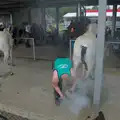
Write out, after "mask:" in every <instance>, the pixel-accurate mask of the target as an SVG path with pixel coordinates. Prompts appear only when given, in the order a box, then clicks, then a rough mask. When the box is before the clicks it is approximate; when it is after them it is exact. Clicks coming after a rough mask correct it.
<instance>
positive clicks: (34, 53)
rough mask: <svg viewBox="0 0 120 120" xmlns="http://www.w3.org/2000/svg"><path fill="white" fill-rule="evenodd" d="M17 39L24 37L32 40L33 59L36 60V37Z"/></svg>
mask: <svg viewBox="0 0 120 120" xmlns="http://www.w3.org/2000/svg"><path fill="white" fill-rule="evenodd" d="M15 39H16V40H20V39H22V40H31V41H32V46H33V59H34V60H36V51H35V40H34V38H24V37H23V38H22V37H21V38H15Z"/></svg>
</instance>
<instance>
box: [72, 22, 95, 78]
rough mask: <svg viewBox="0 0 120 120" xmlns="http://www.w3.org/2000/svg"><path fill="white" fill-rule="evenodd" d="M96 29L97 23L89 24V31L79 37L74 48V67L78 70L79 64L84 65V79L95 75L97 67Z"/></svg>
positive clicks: (75, 70)
mask: <svg viewBox="0 0 120 120" xmlns="http://www.w3.org/2000/svg"><path fill="white" fill-rule="evenodd" d="M96 31H97V25H96V24H90V25H88V28H87V31H86V32H85V33H84V34H83V35H82V36H80V37H78V38H77V39H76V41H75V44H74V50H73V69H74V72H75V76H76V72H77V68H78V67H79V65H81V67H82V71H83V72H82V73H83V74H82V79H83V80H85V79H88V77H90V76H92V77H93V72H94V68H95V49H96Z"/></svg>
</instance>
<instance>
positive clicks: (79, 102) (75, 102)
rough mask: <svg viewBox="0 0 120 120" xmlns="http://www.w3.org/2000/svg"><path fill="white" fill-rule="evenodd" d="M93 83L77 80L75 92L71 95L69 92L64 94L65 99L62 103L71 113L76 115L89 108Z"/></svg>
mask: <svg viewBox="0 0 120 120" xmlns="http://www.w3.org/2000/svg"><path fill="white" fill-rule="evenodd" d="M93 83H94V81H93V80H85V81H81V80H78V83H77V88H76V91H75V92H74V93H72V94H71V93H69V92H67V93H66V94H67V98H66V99H65V101H64V103H65V104H66V105H67V106H68V108H69V110H70V111H71V112H72V113H74V114H76V115H78V114H79V113H80V111H81V110H82V109H85V108H89V107H90V106H91V98H92V95H93Z"/></svg>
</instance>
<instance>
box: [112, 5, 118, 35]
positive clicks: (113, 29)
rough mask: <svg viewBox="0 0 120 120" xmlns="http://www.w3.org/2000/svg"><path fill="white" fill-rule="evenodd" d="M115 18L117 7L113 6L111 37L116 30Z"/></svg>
mask: <svg viewBox="0 0 120 120" xmlns="http://www.w3.org/2000/svg"><path fill="white" fill-rule="evenodd" d="M116 16H117V5H113V18H112V37H114V35H115V29H116Z"/></svg>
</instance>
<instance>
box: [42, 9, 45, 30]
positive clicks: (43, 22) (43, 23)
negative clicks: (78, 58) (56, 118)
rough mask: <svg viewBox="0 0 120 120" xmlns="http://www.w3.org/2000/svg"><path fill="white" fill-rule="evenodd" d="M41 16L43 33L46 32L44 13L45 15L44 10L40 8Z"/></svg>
mask: <svg viewBox="0 0 120 120" xmlns="http://www.w3.org/2000/svg"><path fill="white" fill-rule="evenodd" d="M41 14H42V18H41V23H42V26H43V29H44V31H45V30H46V17H45V16H46V13H45V8H41Z"/></svg>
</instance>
